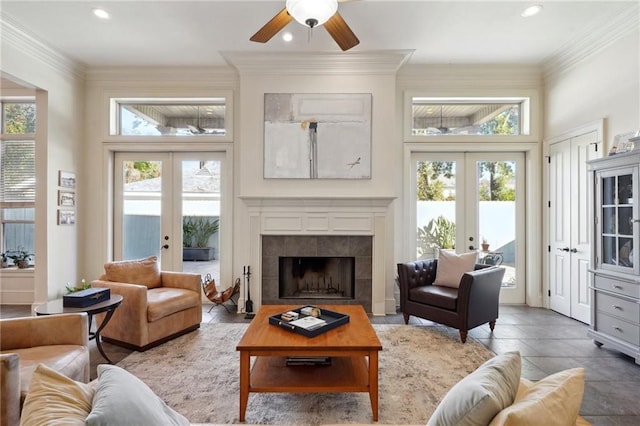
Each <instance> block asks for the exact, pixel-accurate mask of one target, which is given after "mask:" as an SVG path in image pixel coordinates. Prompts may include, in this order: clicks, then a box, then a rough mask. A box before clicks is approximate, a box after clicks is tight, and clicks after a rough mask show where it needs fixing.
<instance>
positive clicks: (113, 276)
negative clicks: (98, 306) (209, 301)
mask: <svg viewBox="0 0 640 426" xmlns="http://www.w3.org/2000/svg"><path fill="white" fill-rule="evenodd" d="M104 267H105V274H104V275H102V276H101V277H100V279H97V280H94V281H92V282H91V286H92V287H103V288H109V289H111V293H113V294H120V295H122V296H123V300H122V304H121V305H120V306H119V307H118V308H117V309H116V310H115V311H114V313H113V316H112V317H111V320H110V321H109V323H108V324H107V325H106V326H105V328H104V329H103V330H102V331H101V333H100V336H101V337H102V340H103V341H105V342H109V343H113V344H115V345H119V346H124V347H126V348H130V349H134V350H137V351H146V350H147V349H150V348H152V347H154V346H157V345H159V344H161V343H164V342H166V341H168V340H171V339H173V338H175V337H178V336H180V335H183V334H185V333H188V332H190V331H193V330H196V329H197V328H199V327H200V322H201V321H202V296H201V291H202V290H201V288H200V286H201V284H200V275H198V274H191V273H186V272H170V271H160V270H159V265H158V263H157V258H156V257H150V258H147V259H139V260H127V261H119V262H110V263H106V264H105V265H104ZM97 317H98V321H99V322H100V321H102V320H103V319H104V314H99V315H97Z"/></svg>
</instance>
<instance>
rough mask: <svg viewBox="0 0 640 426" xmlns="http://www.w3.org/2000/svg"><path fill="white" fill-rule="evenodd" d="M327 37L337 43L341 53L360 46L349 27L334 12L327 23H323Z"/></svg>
mask: <svg viewBox="0 0 640 426" xmlns="http://www.w3.org/2000/svg"><path fill="white" fill-rule="evenodd" d="M324 27H325V28H326V29H327V32H328V33H329V35H330V36H331V37H332V38H333V39H334V40H335V42H336V43H338V46H340V49H342V50H343V51H346V50H349V49H351V48H352V47H354V46H357V45H358V44H360V40H358V37H356V35H355V34H354V33H353V31H351V28H349V25H347V23H346V22H345V20H344V19H342V16H340V14H339V13H338V12H336V13H335V14H334V15H333V16H332V17H331V18H329V20H328V21H327V22H325V23H324Z"/></svg>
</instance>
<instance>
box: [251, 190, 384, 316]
mask: <svg viewBox="0 0 640 426" xmlns="http://www.w3.org/2000/svg"><path fill="white" fill-rule="evenodd" d="M240 199H241V200H242V201H243V202H244V203H245V205H246V206H247V211H248V213H249V240H250V242H249V247H250V250H249V251H250V253H249V257H250V259H249V260H250V264H251V265H255V266H254V267H253V278H254V283H261V282H262V274H261V270H260V263H261V262H260V259H261V258H262V253H261V250H262V244H261V237H262V235H371V236H372V237H373V260H372V268H373V270H372V278H373V279H372V289H371V290H372V291H371V294H372V300H371V309H372V313H373V314H374V315H385V310H386V309H385V306H386V293H387V291H386V287H387V285H386V283H387V281H388V279H387V272H388V271H390V269H389V268H391V269H392V266H393V265H387V263H388V262H387V259H393V252H392V250H393V245H392V244H389V243H388V241H387V239H386V238H385V236H386V235H387V231H388V227H389V226H392V225H391V224H392V221H391V220H390V217H389V216H390V213H389V205H390V204H391V203H392V202H393V200H394V199H395V198H394V197H254V196H251V197H240ZM390 275H391V274H390ZM261 287H262V286H261V285H252V286H251V296H252V300H253V302H254V306H255V307H256V309H257V308H259V307H260V305H261V301H262V294H261ZM391 293H392V291H391ZM392 296H393V295H392V294H391V295H390V297H391V298H392ZM392 303H393V302H392ZM394 306H395V305H394Z"/></svg>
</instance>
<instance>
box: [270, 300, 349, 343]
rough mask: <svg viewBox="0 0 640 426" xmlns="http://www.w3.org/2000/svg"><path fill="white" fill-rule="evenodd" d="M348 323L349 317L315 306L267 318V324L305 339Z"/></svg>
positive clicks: (302, 307) (303, 307)
mask: <svg viewBox="0 0 640 426" xmlns="http://www.w3.org/2000/svg"><path fill="white" fill-rule="evenodd" d="M348 322H349V315H346V314H341V313H340V312H334V311H330V310H328V309H320V308H317V307H315V306H301V307H299V308H296V309H292V310H290V311H287V312H282V313H281V314H277V315H271V316H270V317H269V324H271V325H275V326H276V327H280V328H282V329H284V330H288V331H291V332H293V333H298V334H302V335H303V336H306V337H316V336H317V335H319V334H322V333H326V332H327V331H329V330H333V329H334V328H336V327H339V326H341V325H343V324H346V323H348Z"/></svg>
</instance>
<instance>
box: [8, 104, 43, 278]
mask: <svg viewBox="0 0 640 426" xmlns="http://www.w3.org/2000/svg"><path fill="white" fill-rule="evenodd" d="M0 106H1V108H2V120H1V125H0V128H1V129H0V130H1V132H0V251H1V252H2V253H3V256H2V260H3V265H5V266H13V259H12V258H11V257H10V256H11V255H14V254H16V253H17V252H27V253H28V254H29V262H30V265H33V263H34V259H35V258H34V256H33V253H34V234H35V196H36V167H35V130H36V105H35V103H34V102H32V101H29V102H25V101H0Z"/></svg>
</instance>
